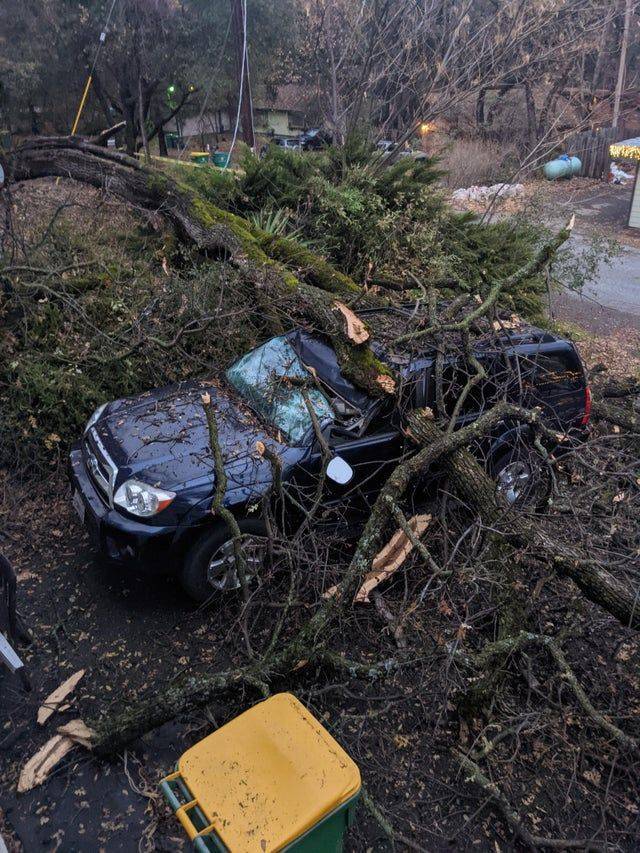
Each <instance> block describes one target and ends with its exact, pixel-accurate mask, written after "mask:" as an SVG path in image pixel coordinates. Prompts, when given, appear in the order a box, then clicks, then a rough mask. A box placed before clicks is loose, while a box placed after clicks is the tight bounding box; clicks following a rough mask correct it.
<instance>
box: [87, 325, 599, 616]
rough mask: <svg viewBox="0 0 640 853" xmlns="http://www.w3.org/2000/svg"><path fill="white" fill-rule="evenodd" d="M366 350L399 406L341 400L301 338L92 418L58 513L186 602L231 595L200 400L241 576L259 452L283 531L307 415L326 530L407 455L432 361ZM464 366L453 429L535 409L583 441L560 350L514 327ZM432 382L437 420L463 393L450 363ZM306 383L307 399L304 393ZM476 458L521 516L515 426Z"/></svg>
mask: <svg viewBox="0 0 640 853" xmlns="http://www.w3.org/2000/svg"><path fill="white" fill-rule="evenodd" d="M390 313H392V314H394V315H395V317H396V319H398V318H399V319H400V320H401V322H402V323H404V324H405V325H406V322H407V320H408V319H409V312H405V311H404V309H383V311H382V312H381V311H378V310H375V311H364V312H360V314H362V315H365V316H366V319H367V321H368V322H369V324H370V325H372V324H374V323H375V320H376V318H377V317H382V316H383V315H384V314H386V315H389V314H390ZM374 348H376V350H377V354H378V356H379V357H381V358H382V359H385V360H386V361H387V362H388V363H389V364H391V365H392V366H393V368H394V369H395V371H396V374H397V375H400V376H401V377H402V388H401V389H400V395H399V399H400V406H398V405H397V403H395V404H393V405H392V404H391V402H389V401H385V400H374V399H371V398H370V397H369V396H367V394H366V393H364V392H363V391H362V390H360V389H358V388H356V387H354V385H353V384H352V383H351V382H350V381H349V380H348V379H347V378H345V376H343V374H342V373H341V371H340V368H339V365H338V362H337V359H336V355H335V353H334V351H333V349H332V347H331V346H329V345H328V344H327V343H325V342H324V340H322V339H320V338H319V337H318V336H317V335H313V334H310V333H308V332H306V331H304V330H302V329H294V330H293V331H291V332H289V333H287V334H285V335H283V336H281V337H277V338H273V339H272V340H270V341H267V342H266V343H265V344H263V345H262V346H260V347H258V348H257V349H255V350H253V351H252V352H250V353H247V355H245V356H243V357H242V358H240V359H239V360H238V361H237V362H236V363H235V364H234V365H232V367H230V368H229V369H228V370H227V371H226V373H225V374H224V377H221V378H219V379H218V378H216V379H207V380H201V381H189V382H182V383H179V384H176V385H171V386H168V387H166V388H161V389H157V390H153V391H149V392H147V393H145V394H141V395H140V396H138V397H130V398H126V399H123V400H116V401H114V402H112V403H106V404H104V405H102V406H100V407H99V408H98V409H97V410H96V411H95V412H94V414H93V415H92V416H91V418H90V420H89V422H88V424H87V426H86V430H85V433H84V435H83V437H82V439H81V441H80V442H79V443H78V444H77V445H76V446H75V447H74V448H73V450H72V452H71V481H72V488H73V504H74V506H75V508H76V510H77V512H78V514H79V516H80V518H81V520H82V521H83V522H84V524H85V525H86V527H87V529H88V531H89V533H90V536H91V538H92V540H93V542H94V543H95V544H96V545H97V547H98V548H99V550H100V552H101V553H102V554H103V555H105V556H106V557H108V558H109V559H111V560H115V561H118V562H132V563H138V564H145V565H146V566H147V567H149V568H151V569H152V570H156V571H170V572H172V573H175V574H179V575H180V577H181V580H182V583H183V585H184V587H185V588H186V590H187V591H188V592H189V593H190V594H191V595H192V596H193V597H194V598H195V599H197V600H204V599H206V598H207V597H209V596H210V595H211V594H212V592H213V591H214V590H224V589H229V588H232V587H234V586H236V585H237V578H236V572H235V570H234V549H233V543H232V542H231V541H230V537H229V531H228V529H227V528H226V526H225V525H224V524H223V523H222V522H221V521H220V520H219V519H218V518H215V517H213V516H212V515H211V512H210V507H211V501H212V496H213V493H214V481H215V475H214V463H213V457H212V452H211V447H210V440H209V431H208V427H207V422H206V417H205V411H204V408H203V403H202V395H203V394H205V393H206V394H209V395H210V398H211V405H212V407H213V409H214V412H215V417H216V421H217V425H218V433H219V442H220V447H221V450H222V454H223V458H224V466H225V473H226V476H227V490H226V494H225V498H224V501H225V504H226V506H228V507H229V508H230V509H232V510H233V512H234V514H235V515H236V517H237V518H238V520H239V524H240V528H241V530H242V533H243V536H244V537H245V543H244V547H245V557H246V560H247V563H248V564H249V565H250V566H251V565H253V564H255V563H257V562H258V561H260V559H261V554H260V545H261V537H264V527H263V523H262V521H261V514H260V511H259V507H260V503H261V501H262V499H263V498H264V496H265V495H266V494H267V493H269V492H270V490H271V486H272V483H273V469H272V465H271V463H270V462H269V461H268V459H267V456H268V455H269V454H267V455H266V456H265V454H264V447H263V446H262V445H264V446H266V447H267V448H269V449H270V450H272V451H273V452H274V453H276V454H277V455H278V456H279V457H280V459H281V461H282V480H283V484H284V492H285V494H289V495H293V494H294V492H295V500H294V501H291V512H289V510H288V516H289V517H290V518H295V509H294V507H295V506H298V507H300V506H304V505H305V501H308V500H310V498H311V496H312V495H313V494H314V493H315V484H316V483H317V478H318V474H319V471H320V468H321V465H322V452H321V447H320V443H319V441H318V438H317V434H316V430H315V429H314V426H313V423H312V420H311V417H310V414H309V410H308V407H307V402H310V403H311V405H312V406H313V409H314V410H315V413H316V415H317V424H318V425H319V426H320V428H321V429H322V433H323V436H324V438H325V439H326V441H327V443H328V445H329V447H330V449H331V452H332V454H334V458H333V459H332V460H331V463H330V464H329V468H328V471H327V483H326V490H325V498H326V500H325V503H324V504H323V517H324V518H325V520H326V519H328V521H327V523H328V524H331V523H332V521H331V519H332V518H334V519H335V520H336V524H337V523H338V521H337V519H338V518H339V519H340V520H341V523H344V522H345V520H346V521H347V522H353V523H354V524H356V525H357V523H358V522H359V521H361V519H362V518H363V517H366V513H367V511H368V509H369V508H370V506H371V505H372V503H373V502H374V501H375V499H376V497H377V495H378V493H379V491H380V488H381V486H382V484H383V483H384V482H385V479H386V478H387V476H388V475H389V473H390V472H391V470H392V469H393V467H394V466H395V465H396V464H397V462H398V461H399V460H400V459H401V458H402V456H403V454H404V453H405V452H406V451H409V450H410V449H411V448H410V446H409V444H408V440H407V439H406V437H405V435H404V433H403V431H402V429H401V421H402V415H403V410H404V411H406V410H407V409H408V408H416V407H425V406H429V407H432V408H435V380H434V365H435V354H434V352H433V351H432V350H430V349H429V350H426V351H424V352H421V353H419V355H417V356H416V355H411V356H407V355H406V352H405V353H404V354H400V355H396V354H394V353H393V347H392V346H388V347H385V346H384V345H381V346H377V347H374ZM474 351H475V355H476V357H477V358H478V359H479V360H480V361H481V363H482V364H483V365H484V368H485V371H486V374H487V375H486V378H485V379H484V380H483V381H482V382H480V383H479V384H478V385H476V386H475V387H474V389H473V393H472V394H470V395H469V396H468V397H467V399H466V401H465V404H464V406H463V408H462V410H461V412H460V413H459V425H463V424H465V423H468V422H470V421H472V420H474V419H476V418H477V417H478V416H479V414H480V413H481V412H482V411H485V410H487V409H488V408H490V407H491V406H492V405H493V404H495V403H496V402H497V401H498V400H500V399H505V398H506V399H510V400H512V401H514V402H518V403H520V404H522V405H525V406H529V407H532V406H540V407H541V408H542V409H543V411H544V413H545V417H546V420H547V424H548V425H549V426H551V427H552V428H553V429H554V430H556V431H558V432H559V433H562V434H566V435H576V436H579V435H580V434H582V433H584V432H585V430H586V427H587V424H588V421H589V409H590V393H589V388H588V386H587V383H586V379H585V373H584V369H583V367H582V364H581V362H580V358H579V356H578V354H577V352H576V350H575V348H574V346H573V344H572V343H570V342H569V341H566V340H563V339H562V338H559V337H557V336H555V335H553V334H550V333H549V332H546V331H543V330H541V329H538V328H534V327H531V326H521V327H520V328H518V329H508V330H506V329H505V330H501V331H498V332H491V333H490V334H487V335H485V336H484V337H483V338H482V337H481V338H480V339H479V340H478V341H477V343H476V344H475V349H474ZM442 374H443V375H442V388H443V391H444V393H443V399H441V400H440V403H441V405H442V403H444V406H445V409H446V410H447V411H448V412H451V411H453V408H454V406H455V402H456V400H457V399H458V396H459V391H460V389H461V388H462V387H463V386H464V384H465V381H466V368H465V367H464V364H463V360H462V359H457V358H454V357H448V358H447V359H446V360H445V363H444V366H443V370H442ZM312 377H313V387H305V385H306V384H308V382H309V381H310V380H311V378H312ZM291 380H294V381H291ZM300 380H304V381H303V382H300ZM305 397H306V399H305ZM478 450H479V451H481V452H482V454H483V457H484V461H485V462H486V464H487V466H488V470H489V471H490V472H491V474H492V475H493V476H494V477H495V478H496V481H497V484H498V488H499V489H500V490H501V491H502V492H503V494H504V495H505V497H506V499H507V500H508V501H510V502H516V501H523V502H524V501H525V499H526V496H527V492H528V490H529V489H530V488H531V487H532V485H535V481H536V477H537V476H539V472H540V471H541V470H543V469H544V466H540V465H536V462H535V460H536V459H537V460H539V457H537V455H536V454H535V453H534V452H532V437H531V436H530V433H529V427H528V426H526V425H523V424H518V423H509V422H503V423H502V424H500V425H499V427H497V428H496V429H495V430H494V431H493V433H492V434H491V435H489V436H488V437H487V439H486V441H484V442H483V445H482V447H479V448H478ZM434 476H436V475H435V474H434ZM262 544H263V545H264V540H263V539H262Z"/></svg>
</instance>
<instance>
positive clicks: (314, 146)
mask: <svg viewBox="0 0 640 853" xmlns="http://www.w3.org/2000/svg"><path fill="white" fill-rule="evenodd" d="M332 144H333V136H332V135H331V134H330V133H329V131H327V130H323V129H322V128H321V127H314V128H311V129H310V130H305V132H304V133H301V134H300V147H301V148H302V150H303V151H320V150H321V149H322V148H328V147H329V146H330V145H332Z"/></svg>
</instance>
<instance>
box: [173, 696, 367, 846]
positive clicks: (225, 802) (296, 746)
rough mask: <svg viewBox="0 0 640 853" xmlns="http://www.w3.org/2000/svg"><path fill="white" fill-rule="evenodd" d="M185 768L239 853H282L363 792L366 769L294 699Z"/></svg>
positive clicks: (184, 762)
mask: <svg viewBox="0 0 640 853" xmlns="http://www.w3.org/2000/svg"><path fill="white" fill-rule="evenodd" d="M178 770H179V772H180V774H181V776H182V778H183V779H184V781H185V783H186V784H187V786H188V787H189V790H190V791H191V794H192V795H193V797H194V799H195V800H197V802H198V805H199V806H200V808H201V810H202V811H203V812H204V814H205V817H206V818H207V820H208V821H209V822H210V824H211V826H212V827H213V828H214V829H215V831H216V833H217V834H218V836H219V838H220V840H221V841H222V842H223V843H224V844H225V845H226V847H227V848H228V849H229V850H232V851H233V853H249V852H250V851H258V853H268V851H276V850H281V849H282V848H283V847H286V846H287V844H290V843H292V842H293V841H295V840H296V839H297V838H299V837H300V836H301V835H302V834H303V833H304V832H306V831H307V830H308V829H310V828H311V827H313V826H315V824H317V823H319V822H320V821H321V820H322V818H324V817H326V816H327V815H328V814H329V813H330V812H332V811H334V810H335V809H336V808H338V807H339V806H341V805H342V804H344V803H346V802H347V800H350V799H351V798H352V797H353V796H354V794H356V793H357V792H358V791H359V789H360V771H359V770H358V767H357V766H356V764H355V763H354V762H353V761H352V760H351V758H350V757H349V756H348V755H347V753H346V752H345V751H344V750H343V749H342V747H341V746H340V745H339V744H338V743H337V741H335V740H334V739H333V738H332V737H331V735H330V734H329V732H328V731H327V730H326V729H325V728H324V727H323V726H321V725H320V723H319V722H318V720H316V719H315V717H314V716H313V715H312V714H310V713H309V711H307V709H306V708H305V707H304V706H303V705H302V704H301V703H300V702H299V701H298V700H297V699H296V697H295V696H293V695H292V694H290V693H279V694H277V695H275V696H272V697H271V698H269V699H267V700H266V701H264V702H260V703H259V704H258V705H254V707H253V708H250V709H249V710H248V711H245V712H244V713H243V714H240V716H238V717H236V718H235V719H234V720H231V722H229V723H227V724H226V725H224V726H222V727H221V728H219V729H218V730H217V731H215V732H213V734H211V735H209V736H208V737H206V738H204V740H201V741H200V743H197V744H196V745H195V746H193V747H192V748H191V749H189V750H187V751H186V752H185V753H184V754H183V755H182V757H181V758H180V760H179V761H178Z"/></svg>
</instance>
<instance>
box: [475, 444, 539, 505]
mask: <svg viewBox="0 0 640 853" xmlns="http://www.w3.org/2000/svg"><path fill="white" fill-rule="evenodd" d="M525 472H526V473H525ZM490 473H491V476H492V477H493V478H494V479H495V480H496V481H497V486H498V490H499V491H502V493H503V495H504V497H505V498H506V500H507V502H508V503H509V504H510V505H511V506H515V507H517V508H518V509H529V510H536V509H542V508H543V507H544V506H545V504H546V503H547V500H548V498H549V495H550V494H551V487H552V485H553V482H552V478H551V473H550V471H549V469H548V467H547V466H546V464H545V462H544V460H543V459H541V457H540V454H539V453H538V452H537V451H536V449H535V448H534V447H532V445H531V444H528V443H526V442H523V443H522V444H519V445H518V446H517V447H508V448H505V449H504V450H502V451H498V453H497V454H496V456H495V457H494V458H493V459H492V460H491V464H490ZM527 476H528V481H527V479H526V477H527Z"/></svg>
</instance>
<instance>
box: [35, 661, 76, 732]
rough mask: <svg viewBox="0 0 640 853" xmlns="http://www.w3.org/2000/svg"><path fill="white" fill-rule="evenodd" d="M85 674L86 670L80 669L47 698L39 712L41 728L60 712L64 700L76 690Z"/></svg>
mask: <svg viewBox="0 0 640 853" xmlns="http://www.w3.org/2000/svg"><path fill="white" fill-rule="evenodd" d="M84 673H85V671H84V669H79V670H78V671H77V672H74V674H73V675H72V676H70V677H69V678H67V680H66V681H63V683H62V684H61V685H60V686H59V687H56V689H55V690H54V691H53V693H50V694H49V695H48V696H47V698H46V699H45V700H44V702H43V703H42V705H41V706H40V708H39V710H38V723H39V724H40V725H41V726H42V725H44V724H45V723H46V722H47V720H48V719H49V717H50V716H51V715H52V714H53V713H55V712H56V711H58V710H60V708H61V707H62V705H63V703H64V700H65V699H66V698H67V696H68V695H69V694H70V693H72V692H73V691H74V690H75V688H76V685H77V684H78V682H79V681H80V679H81V678H82V677H83V675H84Z"/></svg>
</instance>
